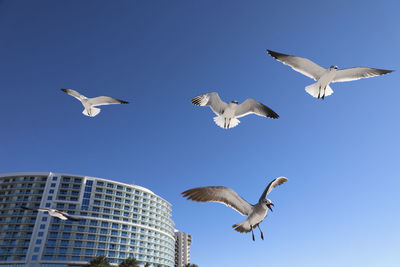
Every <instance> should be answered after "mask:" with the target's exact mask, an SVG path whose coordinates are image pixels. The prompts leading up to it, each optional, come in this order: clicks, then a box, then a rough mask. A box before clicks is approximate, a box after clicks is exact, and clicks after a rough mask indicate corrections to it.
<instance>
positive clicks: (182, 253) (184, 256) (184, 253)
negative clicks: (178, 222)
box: [175, 230, 192, 267]
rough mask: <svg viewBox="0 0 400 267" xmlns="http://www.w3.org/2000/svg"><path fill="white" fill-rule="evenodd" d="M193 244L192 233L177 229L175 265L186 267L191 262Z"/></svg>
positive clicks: (176, 266)
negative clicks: (191, 246)
mask: <svg viewBox="0 0 400 267" xmlns="http://www.w3.org/2000/svg"><path fill="white" fill-rule="evenodd" d="M191 244H192V236H191V235H189V234H187V233H184V232H180V231H179V230H175V267H185V266H186V265H187V264H190V245H191Z"/></svg>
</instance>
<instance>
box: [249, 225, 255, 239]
mask: <svg viewBox="0 0 400 267" xmlns="http://www.w3.org/2000/svg"><path fill="white" fill-rule="evenodd" d="M250 228H251V236H252V237H253V241H256V240H255V239H254V232H253V225H250Z"/></svg>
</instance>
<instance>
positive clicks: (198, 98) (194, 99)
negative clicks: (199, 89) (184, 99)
mask: <svg viewBox="0 0 400 267" xmlns="http://www.w3.org/2000/svg"><path fill="white" fill-rule="evenodd" d="M190 102H192V104H193V105H196V106H200V103H201V97H200V96H196V97H194V98H192V99H191V100H190Z"/></svg>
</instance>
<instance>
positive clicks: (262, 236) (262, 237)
mask: <svg viewBox="0 0 400 267" xmlns="http://www.w3.org/2000/svg"><path fill="white" fill-rule="evenodd" d="M257 227H258V230H260V233H261V239H262V240H264V235H263V232H262V231H261V228H260V225H257Z"/></svg>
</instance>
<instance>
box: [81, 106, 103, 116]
mask: <svg viewBox="0 0 400 267" xmlns="http://www.w3.org/2000/svg"><path fill="white" fill-rule="evenodd" d="M100 111H101V109H99V108H94V107H91V108H90V109H89V110H88V109H86V108H85V109H84V110H83V111H82V114H83V115H85V116H88V117H94V116H96V115H97V114H99V113H100Z"/></svg>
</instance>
